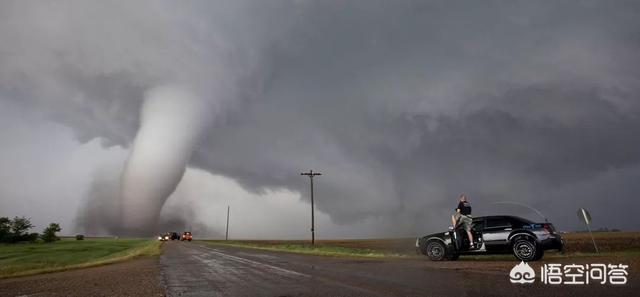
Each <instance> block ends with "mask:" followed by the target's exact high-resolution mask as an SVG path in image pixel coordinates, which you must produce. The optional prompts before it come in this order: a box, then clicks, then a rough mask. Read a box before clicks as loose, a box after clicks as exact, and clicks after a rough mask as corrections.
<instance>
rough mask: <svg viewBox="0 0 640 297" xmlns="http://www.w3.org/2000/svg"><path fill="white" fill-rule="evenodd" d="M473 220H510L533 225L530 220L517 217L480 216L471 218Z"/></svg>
mask: <svg viewBox="0 0 640 297" xmlns="http://www.w3.org/2000/svg"><path fill="white" fill-rule="evenodd" d="M473 219H474V220H486V219H512V220H517V221H521V222H524V223H533V222H532V221H531V220H527V219H525V218H521V217H517V216H511V215H496V216H482V217H476V218H473Z"/></svg>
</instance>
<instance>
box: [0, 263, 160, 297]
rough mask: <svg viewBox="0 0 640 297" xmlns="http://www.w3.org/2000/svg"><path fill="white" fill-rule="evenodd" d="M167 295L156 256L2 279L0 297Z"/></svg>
mask: <svg viewBox="0 0 640 297" xmlns="http://www.w3.org/2000/svg"><path fill="white" fill-rule="evenodd" d="M23 295H26V296H164V288H163V287H162V286H161V283H160V273H159V270H158V258H157V257H144V258H138V259H135V260H131V261H128V262H122V263H116V264H109V265H104V266H98V267H91V268H84V269H77V270H70V271H63V272H54V273H47V274H40V275H33V276H24V277H16V278H8V279H2V280H0V296H23Z"/></svg>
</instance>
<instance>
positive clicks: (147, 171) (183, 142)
mask: <svg viewBox="0 0 640 297" xmlns="http://www.w3.org/2000/svg"><path fill="white" fill-rule="evenodd" d="M207 118H208V116H207V108H206V104H205V103H204V101H203V100H202V98H198V97H197V96H195V95H194V94H192V93H191V92H189V91H188V89H187V88H184V87H177V86H160V87H155V88H152V89H150V90H148V91H147V92H146V94H145V101H144V103H143V106H142V109H141V114H140V128H139V130H138V133H137V135H136V137H135V140H134V142H133V145H132V147H131V153H130V155H129V158H128V160H127V163H126V165H125V168H124V171H123V173H122V188H121V193H120V196H121V197H120V198H121V203H120V205H121V207H122V211H121V214H122V227H123V230H122V233H124V234H129V235H149V232H155V231H159V230H157V229H158V228H157V227H156V226H157V223H158V220H159V214H160V211H161V210H162V207H163V205H164V203H165V201H166V200H167V197H169V195H171V193H173V191H174V190H175V188H176V186H177V185H178V183H179V182H180V180H181V179H182V176H183V174H184V171H185V168H186V165H187V162H188V161H189V158H190V157H191V154H192V152H193V150H194V146H195V144H196V143H197V141H198V138H199V135H200V134H201V132H202V130H203V129H204V127H205V126H206V123H207V122H208V121H207Z"/></svg>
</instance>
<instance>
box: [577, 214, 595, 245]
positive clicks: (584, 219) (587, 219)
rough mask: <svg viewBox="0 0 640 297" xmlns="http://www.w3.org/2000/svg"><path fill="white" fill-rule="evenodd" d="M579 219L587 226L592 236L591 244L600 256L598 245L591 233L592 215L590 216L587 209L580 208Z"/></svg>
mask: <svg viewBox="0 0 640 297" xmlns="http://www.w3.org/2000/svg"><path fill="white" fill-rule="evenodd" d="M578 218H579V219H580V220H581V221H582V222H583V223H584V224H585V225H587V230H589V235H591V242H593V247H594V248H595V249H596V253H597V254H599V253H600V252H598V246H597V245H596V241H595V239H593V233H591V227H589V224H591V214H589V212H588V211H587V210H586V209H584V208H580V209H578Z"/></svg>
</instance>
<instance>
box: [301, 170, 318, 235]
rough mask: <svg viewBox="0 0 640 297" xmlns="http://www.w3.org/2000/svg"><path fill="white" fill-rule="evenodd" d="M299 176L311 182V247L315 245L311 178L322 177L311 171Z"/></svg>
mask: <svg viewBox="0 0 640 297" xmlns="http://www.w3.org/2000/svg"><path fill="white" fill-rule="evenodd" d="M300 175H306V176H308V177H309V180H310V181H311V245H315V230H314V217H313V177H314V176H318V175H322V173H320V172H313V170H309V172H303V173H300Z"/></svg>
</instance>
